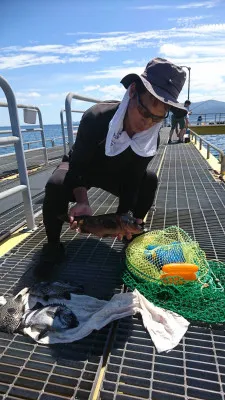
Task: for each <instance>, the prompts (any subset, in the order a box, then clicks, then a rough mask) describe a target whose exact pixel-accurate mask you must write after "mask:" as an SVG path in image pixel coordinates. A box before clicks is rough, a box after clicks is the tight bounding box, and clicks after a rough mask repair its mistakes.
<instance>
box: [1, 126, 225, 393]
mask: <svg viewBox="0 0 225 400" xmlns="http://www.w3.org/2000/svg"><path fill="white" fill-rule="evenodd" d="M161 136H162V140H161V146H160V148H159V151H158V153H157V155H156V157H155V158H154V159H153V160H152V162H151V165H150V168H151V169H152V170H154V171H155V172H157V171H158V169H159V167H160V168H161V170H160V175H159V176H160V183H159V188H158V192H157V196H156V200H155V203H156V209H155V211H154V210H152V211H151V212H150V213H149V215H148V218H147V226H148V227H149V228H150V229H162V228H163V227H167V226H169V225H174V224H176V225H179V226H180V227H181V228H183V229H184V230H186V231H187V232H188V233H189V234H190V235H191V236H192V237H193V238H194V239H195V240H197V241H198V242H199V244H200V246H201V247H202V248H203V250H205V251H206V255H207V257H208V258H219V259H221V260H223V261H225V255H224V251H223V248H224V246H223V242H224V229H225V210H224V185H222V184H219V183H216V182H215V181H214V179H213V178H212V176H211V174H210V172H209V171H208V167H207V165H206V163H205V161H204V160H203V159H201V158H200V157H199V156H198V153H197V150H196V149H195V148H194V147H193V146H192V145H175V146H166V145H165V144H166V142H167V139H168V130H162V131H161ZM184 160H185V161H184ZM162 161H163V162H162ZM171 188H172V189H171ZM174 193H175V196H174ZM90 200H91V205H92V208H93V210H94V213H104V212H114V211H115V210H116V207H117V199H116V198H115V197H114V196H112V195H110V194H109V193H106V192H103V191H102V190H100V189H96V188H92V189H91V190H90ZM40 219H41V217H40V218H39V220H40ZM62 240H63V242H64V243H65V245H66V249H67V259H68V262H67V266H66V267H65V268H64V269H62V270H61V273H60V276H59V278H60V279H64V280H67V281H70V282H71V283H72V282H77V283H81V284H83V285H84V287H85V292H86V293H87V294H88V295H91V296H95V297H98V298H104V299H109V298H111V296H112V295H113V294H114V293H116V292H118V291H121V289H122V284H121V280H120V268H121V267H122V265H121V262H122V261H123V251H122V249H123V245H122V244H121V243H120V242H118V241H117V240H114V239H112V238H105V239H102V240H99V239H97V238H95V237H94V236H91V235H89V236H87V235H80V234H76V233H73V232H71V231H70V230H69V229H68V226H67V225H66V224H65V225H64V230H63V233H62ZM44 242H45V232H44V229H43V227H40V228H39V229H38V230H37V231H35V232H34V233H33V234H32V235H31V236H30V237H28V238H27V240H26V243H25V242H22V243H21V244H20V245H18V246H17V247H16V248H14V249H13V251H11V252H10V253H9V254H6V255H5V257H4V258H2V265H1V267H0V295H2V294H10V293H16V292H18V291H19V290H20V289H21V288H23V287H24V286H28V285H30V284H31V283H32V282H33V278H32V266H33V264H34V262H35V260H36V253H37V252H38V251H39V250H40V249H41V247H42V245H43V243H44ZM112 326H113V327H114V330H113V332H114V336H112V331H111V330H110V328H109V327H105V328H104V329H102V330H101V331H99V332H93V333H92V334H91V335H89V336H88V337H87V338H85V339H83V340H81V341H79V342H75V343H72V344H67V345H54V346H49V347H46V346H41V345H37V344H34V343H33V342H32V341H31V339H30V338H28V337H23V336H21V335H7V334H3V333H0V352H1V358H0V399H1V398H2V399H14V400H15V399H38V400H53V399H56V400H57V399H80V400H82V399H91V398H92V397H91V396H92V393H93V389H94V387H95V385H96V383H97V380H98V376H99V368H100V366H101V363H102V362H103V359H104V360H105V359H107V351H106V350H107V349H106V346H107V345H106V344H107V343H108V341H109V339H110V338H111V339H113V343H112V349H111V352H110V356H109V358H108V361H107V363H106V372H105V376H104V380H103V382H102V385H101V390H100V393H99V399H107V400H109V399H119V400H120V399H123V400H125V399H127V400H128V399H129V400H130V399H133V400H135V399H139V400H140V399H154V400H176V399H185V400H194V399H195V400H196V399H199V400H200V399H203V400H211V399H212V400H217V399H218V400H224V384H225V368H224V365H225V361H224V360H225V346H224V341H225V340H224V330H222V329H221V330H211V329H210V328H208V327H201V328H200V327H197V326H192V327H190V329H189V330H188V332H187V334H186V335H185V338H184V339H183V341H182V343H180V345H179V346H178V347H177V348H176V349H175V350H173V351H172V352H170V353H168V354H161V355H160V354H156V352H155V348H154V346H153V344H152V342H151V339H150V337H149V335H148V334H147V332H146V331H145V329H144V327H143V324H142V321H141V320H140V319H139V318H138V317H136V316H135V317H129V318H126V319H123V320H120V321H118V322H115V323H113V324H112Z"/></svg>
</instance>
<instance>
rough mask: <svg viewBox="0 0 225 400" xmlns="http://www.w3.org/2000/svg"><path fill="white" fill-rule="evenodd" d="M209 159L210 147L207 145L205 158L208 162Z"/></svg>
mask: <svg viewBox="0 0 225 400" xmlns="http://www.w3.org/2000/svg"><path fill="white" fill-rule="evenodd" d="M209 157H210V145H209V144H208V143H207V156H206V159H207V160H208V159H209Z"/></svg>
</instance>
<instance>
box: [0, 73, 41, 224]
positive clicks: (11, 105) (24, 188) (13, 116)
mask: <svg viewBox="0 0 225 400" xmlns="http://www.w3.org/2000/svg"><path fill="white" fill-rule="evenodd" d="M0 88H1V89H2V90H3V92H4V93H5V96H6V99H7V107H8V110H9V117H10V122H11V128H12V129H11V133H12V135H11V136H3V137H0V145H5V144H14V147H15V153H16V160H17V164H18V171H19V180H20V185H17V186H14V187H13V188H11V189H8V190H5V191H3V192H1V193H0V200H2V199H5V198H7V197H9V196H12V195H14V194H16V193H19V192H21V193H22V196H23V203H24V211H25V216H26V223H27V228H28V229H34V228H35V220H34V213H33V206H32V198H31V191H30V184H29V179H28V174H27V168H26V161H25V156H24V149H23V140H22V135H21V130H20V124H19V117H18V109H17V104H16V99H15V95H14V93H13V90H12V89H11V87H10V85H9V84H8V82H7V81H6V80H5V79H4V78H3V77H1V76H0Z"/></svg>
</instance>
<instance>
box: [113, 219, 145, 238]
mask: <svg viewBox="0 0 225 400" xmlns="http://www.w3.org/2000/svg"><path fill="white" fill-rule="evenodd" d="M136 222H137V224H142V222H143V219H140V218H137V219H136ZM124 236H125V237H126V238H127V240H131V239H132V233H131V232H130V231H129V227H128V228H127V230H126V235H124ZM117 239H118V240H123V235H121V234H120V235H118V236H117Z"/></svg>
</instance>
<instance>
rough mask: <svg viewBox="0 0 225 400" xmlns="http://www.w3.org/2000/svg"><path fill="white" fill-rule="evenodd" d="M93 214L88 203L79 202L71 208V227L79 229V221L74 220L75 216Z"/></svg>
mask: <svg viewBox="0 0 225 400" xmlns="http://www.w3.org/2000/svg"><path fill="white" fill-rule="evenodd" d="M79 215H92V209H91V207H90V206H89V204H87V203H77V204H76V205H75V206H73V207H71V208H70V210H69V220H70V228H71V229H77V221H74V217H75V216H79Z"/></svg>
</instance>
